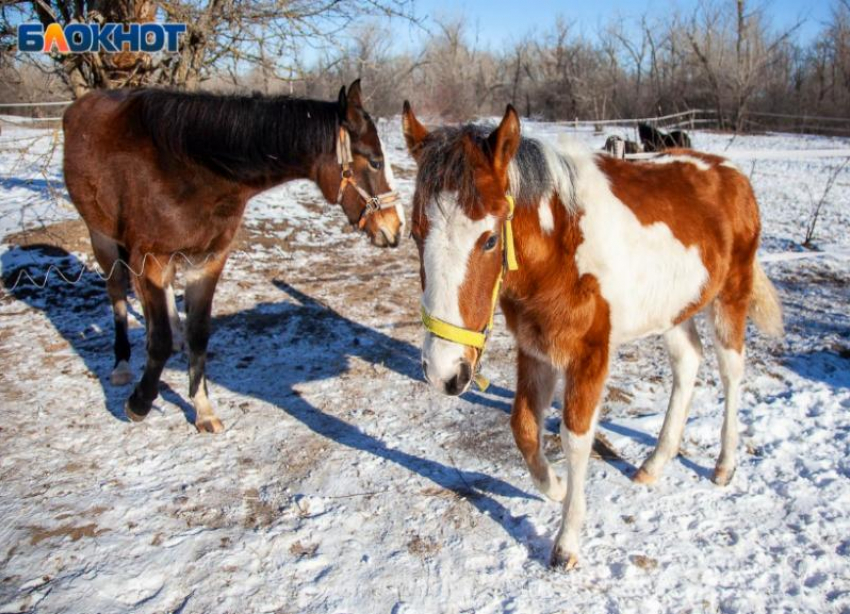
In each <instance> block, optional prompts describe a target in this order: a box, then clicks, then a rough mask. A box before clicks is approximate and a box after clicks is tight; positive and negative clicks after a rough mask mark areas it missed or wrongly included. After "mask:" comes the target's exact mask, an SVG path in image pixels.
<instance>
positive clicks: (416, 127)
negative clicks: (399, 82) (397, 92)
mask: <svg viewBox="0 0 850 614" xmlns="http://www.w3.org/2000/svg"><path fill="white" fill-rule="evenodd" d="M401 130H402V132H404V140H405V142H406V143H407V151H409V152H410V155H411V156H413V159H414V160H416V162H417V163H418V162H419V154H421V153H422V143H423V142H424V141H425V137H427V136H428V129H427V128H426V127H425V126H423V125H422V124H420V123H419V120H418V119H416V116H415V115H414V114H413V109H412V108H410V103H409V102H408V101H407V100H405V101H404V109H403V110H402V113H401Z"/></svg>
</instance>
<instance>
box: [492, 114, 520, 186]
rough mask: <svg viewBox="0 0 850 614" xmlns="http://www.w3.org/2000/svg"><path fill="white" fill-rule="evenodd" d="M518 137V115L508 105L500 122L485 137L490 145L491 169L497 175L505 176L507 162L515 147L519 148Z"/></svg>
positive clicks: (511, 158) (513, 154)
mask: <svg viewBox="0 0 850 614" xmlns="http://www.w3.org/2000/svg"><path fill="white" fill-rule="evenodd" d="M520 138H521V133H520V126H519V115H517V112H516V109H514V108H513V105H508V108H507V109H505V116H504V117H503V118H502V123H501V124H499V127H498V128H496V129H495V130H494V131H493V132H491V133H490V136H489V137H487V143H488V144H489V146H490V160H491V162H492V163H493V169H494V170H495V171H496V173H498V174H499V175H501V176H503V177H506V176H507V172H508V164H510V163H511V160H513V158H514V156H515V155H516V152H517V149H519V141H520Z"/></svg>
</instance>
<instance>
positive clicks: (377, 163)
mask: <svg viewBox="0 0 850 614" xmlns="http://www.w3.org/2000/svg"><path fill="white" fill-rule="evenodd" d="M369 166H371V167H372V168H374V169H375V170H376V171H379V170H381V169H382V168H384V161H383V160H375V159H374V158H369Z"/></svg>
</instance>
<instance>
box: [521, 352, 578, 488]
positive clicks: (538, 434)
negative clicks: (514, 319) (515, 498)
mask: <svg viewBox="0 0 850 614" xmlns="http://www.w3.org/2000/svg"><path fill="white" fill-rule="evenodd" d="M557 377H558V372H557V371H556V370H555V369H554V368H553V367H552V366H551V365H549V364H547V363H544V362H542V361H540V360H537V359H536V358H534V357H532V356H529V355H528V354H526V353H525V352H523V351H522V350H520V351H519V360H518V363H517V392H516V398H515V399H514V407H513V411H512V412H511V430H512V431H513V433H514V440H515V441H516V445H517V447H518V448H519V450H520V452H522V456H523V458H524V459H525V464H526V465H528V470H529V471H530V472H531V479H532V480H533V481H534V485H535V486H537V488H538V489H540V491H541V492H542V493H543V494H544V495H546V496H547V497H549V498H550V499H552V500H553V501H562V500H563V499H564V496H565V495H566V493H567V489H566V484H564V481H563V480H562V479H561V478H559V477H558V476H557V475H556V474H555V472H554V471H553V470H552V466H551V465H550V464H549V461H548V460H547V459H546V454H545V453H544V452H543V438H542V434H543V418H544V412H545V411H546V410H547V409H548V408H549V407H550V406H551V405H552V396H553V395H554V394H555V383H556V381H557Z"/></svg>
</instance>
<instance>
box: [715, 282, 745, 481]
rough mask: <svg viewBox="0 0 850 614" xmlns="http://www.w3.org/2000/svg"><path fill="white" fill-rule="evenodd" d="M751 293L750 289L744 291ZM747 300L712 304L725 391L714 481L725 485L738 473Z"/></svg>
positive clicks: (716, 342)
mask: <svg viewBox="0 0 850 614" xmlns="http://www.w3.org/2000/svg"><path fill="white" fill-rule="evenodd" d="M744 296H749V293H744ZM747 309H748V304H747V301H742V300H740V298H739V297H735V299H733V300H731V301H724V300H723V297H722V295H721V297H719V298H717V299H716V300H715V301H714V304H713V305H712V309H711V311H712V316H713V317H712V318H710V320H712V325H713V326H712V328H713V329H714V347H715V350H716V351H717V363H718V366H719V367H720V379H721V380H722V381H723V390H724V393H725V395H726V399H725V410H724V413H723V428H722V430H721V434H720V457H719V458H718V459H717V465H716V466H715V468H714V477H713V478H712V479H713V480H714V482H715V484H718V485H719V486H725V485H726V484H728V483H729V481H730V480H731V479H732V476H733V475H734V474H735V454H736V449H737V447H738V402H739V396H740V387H741V380H742V379H743V377H744V335H745V331H746V319H747Z"/></svg>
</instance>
